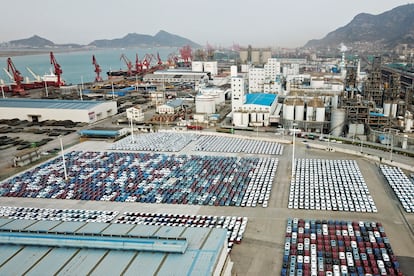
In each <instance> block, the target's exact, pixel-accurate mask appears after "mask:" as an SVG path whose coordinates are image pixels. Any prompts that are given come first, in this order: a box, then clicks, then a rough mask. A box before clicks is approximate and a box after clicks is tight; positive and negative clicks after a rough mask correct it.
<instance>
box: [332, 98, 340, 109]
mask: <svg viewBox="0 0 414 276" xmlns="http://www.w3.org/2000/svg"><path fill="white" fill-rule="evenodd" d="M338 101H339V99H338V95H334V96H332V97H331V104H332V108H333V109H337V108H338Z"/></svg>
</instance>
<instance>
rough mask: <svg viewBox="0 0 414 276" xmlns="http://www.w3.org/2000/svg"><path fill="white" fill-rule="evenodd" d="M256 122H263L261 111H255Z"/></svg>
mask: <svg viewBox="0 0 414 276" xmlns="http://www.w3.org/2000/svg"><path fill="white" fill-rule="evenodd" d="M257 122H263V113H257Z"/></svg>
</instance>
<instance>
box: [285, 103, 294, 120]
mask: <svg viewBox="0 0 414 276" xmlns="http://www.w3.org/2000/svg"><path fill="white" fill-rule="evenodd" d="M294 116H295V106H294V105H293V104H284V105H283V119H284V120H291V121H293V120H294V119H295V117H294Z"/></svg>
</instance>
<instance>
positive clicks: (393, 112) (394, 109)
mask: <svg viewBox="0 0 414 276" xmlns="http://www.w3.org/2000/svg"><path fill="white" fill-rule="evenodd" d="M397 107H398V105H397V104H396V103H393V104H392V105H391V114H390V117H391V118H395V117H397Z"/></svg>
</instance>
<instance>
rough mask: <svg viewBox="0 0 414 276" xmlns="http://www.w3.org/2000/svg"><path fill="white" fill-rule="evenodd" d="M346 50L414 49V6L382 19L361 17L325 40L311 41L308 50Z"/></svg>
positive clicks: (380, 16) (396, 11)
mask: <svg viewBox="0 0 414 276" xmlns="http://www.w3.org/2000/svg"><path fill="white" fill-rule="evenodd" d="M341 43H344V44H345V45H347V46H351V47H358V46H363V45H366V46H369V45H375V46H376V47H385V48H393V47H395V46H396V45H399V44H409V45H411V46H413V45H414V4H407V5H403V6H399V7H396V8H394V9H392V10H390V11H386V12H384V13H382V14H379V15H372V14H367V13H361V14H358V15H357V16H355V17H354V18H353V20H352V21H351V22H350V23H348V24H347V25H346V26H343V27H340V28H338V29H336V30H335V31H333V32H330V33H329V34H327V35H326V36H325V37H324V38H322V39H314V40H310V41H308V42H307V43H306V45H305V46H304V47H306V48H328V47H331V48H335V47H338V46H339V45H340V44H341Z"/></svg>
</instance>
